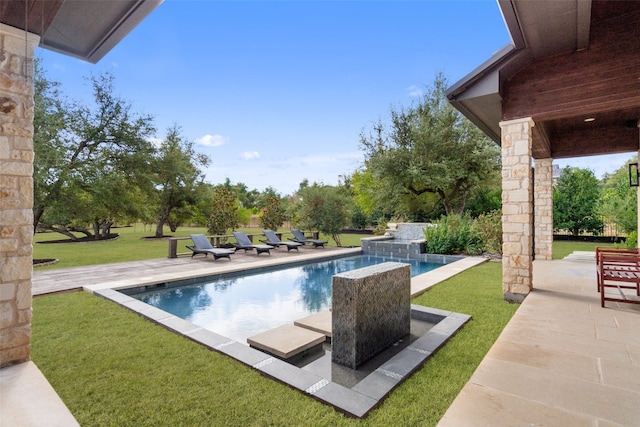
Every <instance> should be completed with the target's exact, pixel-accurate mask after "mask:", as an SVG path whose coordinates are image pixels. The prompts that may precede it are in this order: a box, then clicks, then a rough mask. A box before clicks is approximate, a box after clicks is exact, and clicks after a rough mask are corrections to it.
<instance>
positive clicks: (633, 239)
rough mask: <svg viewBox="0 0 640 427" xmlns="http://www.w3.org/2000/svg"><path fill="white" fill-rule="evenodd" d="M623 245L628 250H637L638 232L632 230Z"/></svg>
mask: <svg viewBox="0 0 640 427" xmlns="http://www.w3.org/2000/svg"><path fill="white" fill-rule="evenodd" d="M624 244H625V245H626V247H628V248H633V249H635V248H637V247H638V231H637V230H634V231H632V232H631V233H629V234H628V235H627V240H625V242H624Z"/></svg>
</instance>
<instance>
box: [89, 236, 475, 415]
mask: <svg viewBox="0 0 640 427" xmlns="http://www.w3.org/2000/svg"><path fill="white" fill-rule="evenodd" d="M351 252H352V254H357V253H361V252H362V251H361V250H360V248H357V249H354V250H353V251H351ZM351 252H350V253H351ZM318 255H319V256H317V257H314V259H331V258H336V257H342V256H344V255H345V252H342V253H341V254H336V255H325V256H322V255H321V254H318ZM465 260H466V262H464V261H465ZM280 261H282V260H280ZM306 261H309V260H308V259H307V260H306ZM485 261H486V259H483V258H464V259H462V260H460V261H456V262H454V263H451V264H447V265H444V266H442V267H439V268H438V269H436V270H434V271H432V272H428V273H424V274H421V275H419V276H416V277H414V278H412V280H411V282H412V284H411V286H412V287H411V297H412V298H413V297H414V296H416V295H419V294H421V293H423V292H425V291H426V290H427V289H429V288H430V287H432V286H434V285H435V284H437V283H439V282H440V281H442V280H444V279H445V278H448V277H451V276H453V275H455V274H457V273H460V272H462V271H464V270H466V269H467V268H470V267H472V266H474V265H477V264H479V263H481V262H485ZM296 263H299V261H296V260H292V261H290V262H284V263H283V262H268V261H267V262H265V263H260V265H256V266H255V268H251V269H248V268H246V266H242V268H236V269H234V268H228V269H225V271H216V272H215V273H214V274H211V272H209V274H202V273H198V274H191V275H190V274H188V272H182V274H170V275H166V274H165V275H162V277H148V278H145V279H144V280H135V283H126V282H127V281H125V280H123V281H118V282H111V283H110V284H109V286H105V285H89V286H85V287H84V289H85V290H86V291H89V292H92V293H94V294H95V295H97V296H100V297H102V298H105V299H107V300H110V301H113V302H115V303H117V304H119V305H121V306H122V307H124V308H126V309H128V310H131V311H133V312H135V313H137V314H139V315H141V316H143V317H145V318H147V319H148V320H150V321H152V322H154V323H156V324H158V325H161V326H163V327H165V328H166V329H169V330H171V331H173V332H176V333H178V334H181V335H183V336H185V337H186V338H188V339H190V340H192V341H194V342H197V343H199V344H201V345H203V346H205V347H207V348H209V349H211V350H213V351H216V352H218V353H221V354H225V355H227V356H230V357H232V358H234V359H236V360H238V361H239V362H240V363H242V364H244V365H247V366H249V367H251V368H253V369H256V370H258V371H259V372H260V373H261V374H262V375H264V376H266V377H269V378H272V379H274V380H276V381H279V382H281V383H283V384H286V385H288V386H290V387H292V388H295V389H297V390H299V391H301V392H303V393H305V394H307V395H309V396H311V397H313V398H315V399H317V400H319V401H321V402H323V403H325V404H329V405H331V406H333V407H334V408H335V409H336V410H338V411H340V412H342V413H344V414H346V415H348V416H352V417H357V418H361V417H364V416H366V415H367V414H368V413H369V411H371V410H372V409H374V408H375V407H377V406H378V405H379V404H380V403H381V402H382V401H383V400H384V399H385V398H386V397H387V396H388V395H389V393H391V391H392V390H393V389H394V388H396V387H397V386H398V385H399V384H400V383H402V382H403V381H404V380H406V379H407V378H409V377H410V376H411V375H412V374H413V373H414V372H415V371H417V370H418V369H419V368H420V367H421V366H422V365H423V364H424V363H425V362H426V360H427V359H428V358H429V357H430V356H431V355H433V354H434V353H435V352H436V351H437V350H438V349H439V348H440V347H441V346H442V345H444V343H445V342H446V341H447V340H448V339H449V338H450V337H452V336H453V335H454V334H455V333H456V332H457V331H458V330H459V329H460V328H462V326H464V324H465V323H466V322H467V321H469V319H470V318H471V316H469V315H466V314H461V313H455V312H450V311H445V310H440V309H436V308H431V307H423V306H418V305H414V304H412V305H411V310H412V317H413V316H414V314H415V315H416V316H420V317H422V318H425V319H432V320H434V321H435V320H438V319H439V320H440V321H439V322H438V323H437V324H436V325H435V326H434V327H433V328H431V330H429V331H428V332H427V333H426V334H424V335H423V336H422V337H420V338H418V339H417V340H416V341H414V342H413V343H411V345H409V346H408V347H406V348H405V349H403V350H401V351H400V352H399V353H398V354H396V355H395V356H393V357H392V358H391V359H390V360H388V361H387V362H385V363H384V364H383V365H382V366H380V367H379V368H378V369H376V370H375V371H374V372H372V373H371V374H369V375H368V376H367V377H365V378H364V379H363V380H362V381H360V382H359V383H357V384H356V385H355V386H354V387H352V388H347V387H344V386H342V385H339V384H337V383H334V382H331V381H330V380H328V379H326V378H323V377H321V376H319V375H316V374H313V373H311V372H308V371H305V370H304V369H301V368H298V367H296V366H294V365H291V364H289V363H287V362H285V361H282V360H280V359H277V358H275V357H273V356H271V355H268V354H266V353H263V352H261V351H259V350H257V349H254V348H251V347H249V346H248V345H245V344H242V343H240V342H237V341H235V340H232V339H230V338H227V337H224V336H222V335H219V334H217V333H215V332H212V331H210V330H207V329H205V328H203V327H200V326H197V325H195V324H193V323H191V322H189V321H187V320H184V319H181V318H179V317H177V316H174V315H172V314H170V313H167V312H165V311H163V310H161V309H158V308H156V307H152V306H150V305H148V304H146V303H143V302H142V301H139V300H137V299H135V298H133V297H130V296H128V295H125V294H124V293H121V292H119V290H120V289H124V288H131V287H139V286H143V285H151V284H158V283H163V282H167V281H172V280H188V279H196V278H198V277H203V276H211V275H220V274H228V273H233V272H238V271H247V270H261V269H265V268H269V267H273V266H275V265H283V264H285V265H287V264H296ZM459 263H460V264H459ZM454 264H457V265H455V266H454ZM447 267H448V268H447ZM440 269H444V271H442V272H440V273H439V274H431V273H435V272H436V271H437V270H440ZM167 276H171V277H170V278H168V277H167ZM174 276H178V277H174ZM423 276H424V277H423ZM414 280H415V287H414Z"/></svg>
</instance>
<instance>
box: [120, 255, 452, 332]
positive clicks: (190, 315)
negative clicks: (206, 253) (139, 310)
mask: <svg viewBox="0 0 640 427" xmlns="http://www.w3.org/2000/svg"><path fill="white" fill-rule="evenodd" d="M387 261H395V262H397V259H396V260H391V259H390V258H386V257H380V256H372V255H357V256H352V257H347V258H338V259H332V260H329V261H324V262H316V263H313V264H307V265H302V266H296V267H288V268H284V269H279V270H272V271H266V272H265V271H262V272H259V273H256V274H248V275H247V274H246V273H244V275H242V276H239V275H235V276H226V277H217V278H214V279H212V280H207V281H203V282H202V283H198V284H194V285H189V286H181V287H175V288H165V289H162V290H153V291H151V292H145V293H142V294H137V295H132V297H134V298H137V299H139V300H141V301H143V302H145V303H147V304H149V305H152V306H154V307H157V308H160V309H162V310H164V311H166V312H168V313H171V314H173V315H175V316H178V317H180V318H182V319H186V320H189V321H190V322H192V323H194V324H196V325H198V326H201V327H203V328H206V329H209V330H211V331H213V332H216V333H218V334H220V335H223V336H225V337H228V338H231V339H233V340H236V341H238V342H241V343H246V339H247V337H250V336H253V335H255V334H258V333H260V332H263V331H266V330H269V329H272V328H276V327H278V326H281V325H284V324H291V323H293V321H295V320H297V319H300V318H303V317H305V316H308V315H310V314H313V313H316V312H318V311H322V310H328V309H329V308H330V307H331V277H332V276H333V275H335V274H338V273H342V272H345V271H349V270H355V269H358V268H362V267H367V266H370V265H375V264H380V263H382V262H387ZM402 262H405V263H407V264H410V265H411V276H416V275H419V274H422V273H426V272H427V271H430V270H433V269H435V268H438V267H440V266H441V265H442V264H437V263H426V262H421V261H410V260H409V261H404V260H403V261H402Z"/></svg>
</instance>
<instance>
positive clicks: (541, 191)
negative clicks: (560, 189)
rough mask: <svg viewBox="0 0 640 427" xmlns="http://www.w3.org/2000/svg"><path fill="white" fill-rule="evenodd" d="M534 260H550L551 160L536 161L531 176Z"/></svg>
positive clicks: (551, 246)
mask: <svg viewBox="0 0 640 427" xmlns="http://www.w3.org/2000/svg"><path fill="white" fill-rule="evenodd" d="M533 198H534V203H533V211H534V220H533V224H534V230H535V232H534V233H533V235H534V239H535V245H534V247H535V258H536V259H541V260H550V259H552V253H553V159H536V160H535V171H534V175H533Z"/></svg>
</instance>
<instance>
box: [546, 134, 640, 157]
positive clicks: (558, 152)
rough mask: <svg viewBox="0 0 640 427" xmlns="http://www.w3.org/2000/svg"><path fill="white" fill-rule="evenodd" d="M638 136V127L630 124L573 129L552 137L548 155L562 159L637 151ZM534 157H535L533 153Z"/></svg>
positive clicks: (639, 135) (639, 136)
mask: <svg viewBox="0 0 640 427" xmlns="http://www.w3.org/2000/svg"><path fill="white" fill-rule="evenodd" d="M639 138H640V132H639V130H638V128H637V127H631V126H628V127H621V126H615V127H611V128H604V127H602V128H596V129H584V130H573V131H570V132H567V133H560V134H558V135H556V136H555V137H554V143H553V144H552V149H551V156H550V157H552V158H554V159H562V158H568V157H580V156H593V155H599V154H616V153H628V152H632V151H635V152H637V151H638V144H639V142H638V140H639ZM556 141H557V142H556ZM534 145H535V144H534ZM546 157H549V156H546ZM534 158H536V156H535V155H534Z"/></svg>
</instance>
